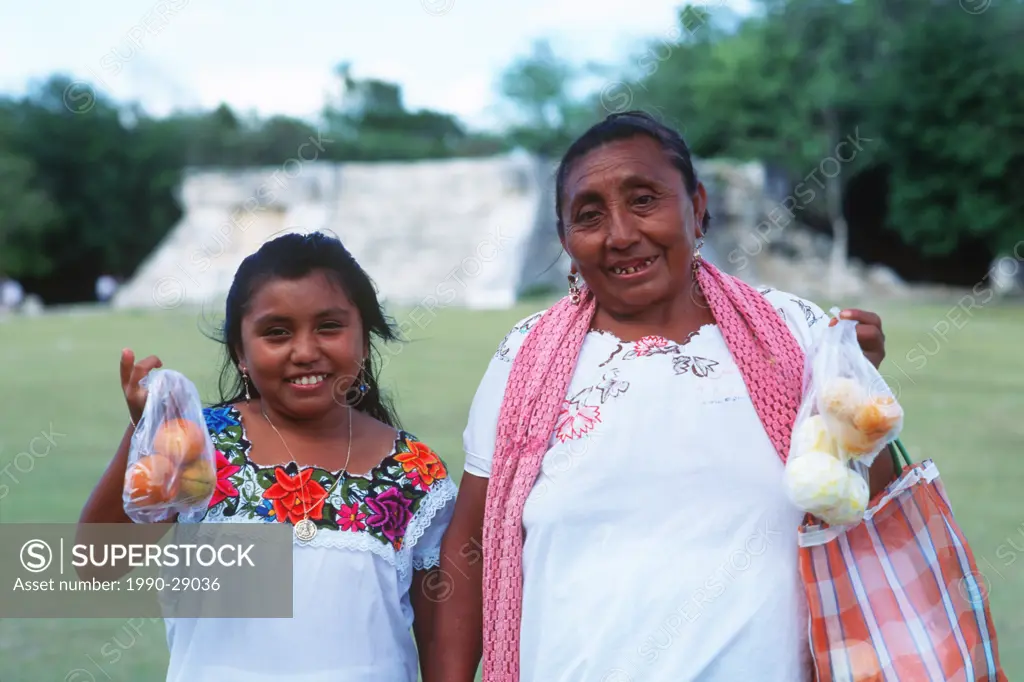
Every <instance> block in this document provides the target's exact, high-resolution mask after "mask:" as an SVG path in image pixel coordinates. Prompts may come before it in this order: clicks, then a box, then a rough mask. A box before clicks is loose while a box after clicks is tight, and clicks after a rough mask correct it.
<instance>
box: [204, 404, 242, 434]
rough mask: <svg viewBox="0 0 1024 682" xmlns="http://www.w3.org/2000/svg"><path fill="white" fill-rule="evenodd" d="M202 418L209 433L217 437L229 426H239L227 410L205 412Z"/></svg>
mask: <svg viewBox="0 0 1024 682" xmlns="http://www.w3.org/2000/svg"><path fill="white" fill-rule="evenodd" d="M203 416H204V417H205V419H206V425H207V426H208V427H209V429H210V431H213V433H215V434H218V435H219V434H221V433H224V431H225V430H226V429H227V428H228V427H230V426H238V425H239V423H238V419H236V418H235V416H234V415H233V414H231V412H230V411H229V410H207V411H206V412H205V413H204V415H203Z"/></svg>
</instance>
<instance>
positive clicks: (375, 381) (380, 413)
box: [215, 232, 401, 429]
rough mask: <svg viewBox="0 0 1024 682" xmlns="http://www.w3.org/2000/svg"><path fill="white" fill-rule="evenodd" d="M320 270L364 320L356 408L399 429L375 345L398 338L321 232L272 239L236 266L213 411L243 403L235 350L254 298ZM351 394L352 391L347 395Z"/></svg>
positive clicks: (370, 292)
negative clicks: (275, 282) (362, 389)
mask: <svg viewBox="0 0 1024 682" xmlns="http://www.w3.org/2000/svg"><path fill="white" fill-rule="evenodd" d="M316 270H322V271H324V272H325V273H327V275H328V276H329V277H331V278H332V279H333V280H334V282H335V283H337V284H338V285H339V286H340V287H341V288H342V289H343V290H344V291H345V293H346V294H347V295H348V297H349V299H350V300H351V301H352V303H353V305H355V307H356V308H357V309H358V310H359V316H360V317H361V318H362V322H363V330H364V333H365V334H366V343H367V344H368V346H369V349H370V352H369V357H368V358H367V360H366V364H365V365H364V369H363V375H362V379H363V380H364V381H365V382H366V384H367V387H368V390H367V391H366V393H365V395H362V396H360V397H359V398H358V399H357V400H352V401H350V402H351V405H352V407H353V408H355V409H357V410H359V411H360V412H364V413H365V414H368V415H369V416H371V417H373V418H374V419H377V420H379V421H381V422H384V423H385V424H387V425H389V426H391V427H394V428H396V429H398V428H401V425H400V422H399V420H398V415H397V414H396V413H395V409H394V407H393V405H392V403H391V401H390V400H389V399H388V398H386V397H385V396H384V395H383V393H382V391H381V389H380V377H379V370H378V369H377V368H378V367H379V364H380V351H379V349H378V347H377V344H376V343H375V341H377V342H384V343H387V342H390V341H398V340H399V337H398V333H397V331H396V330H395V326H394V324H393V322H392V321H391V320H390V319H389V318H388V317H387V316H386V315H385V313H384V309H383V308H382V307H381V305H380V302H379V301H378V300H377V290H376V288H375V287H374V284H373V281H372V280H371V279H370V277H369V276H368V275H367V274H366V272H365V271H364V270H363V268H362V267H360V265H359V263H357V262H356V260H355V258H353V257H352V254H350V253H349V252H348V250H347V249H346V248H345V246H344V245H343V244H342V243H341V241H340V240H339V239H337V238H336V237H332V236H328V235H326V234H323V233H322V232H313V233H310V234H286V235H283V236H281V237H278V238H276V239H273V240H271V241H269V242H267V243H266V244H264V245H263V246H262V247H260V249H259V251H257V252H256V253H254V254H252V255H250V256H248V257H247V258H246V259H245V260H243V261H242V264H241V265H240V266H239V267H238V271H237V272H236V273H235V279H234V281H233V282H232V283H231V289H230V290H229V291H228V297H227V304H226V305H225V314H224V323H223V326H222V328H221V329H220V331H219V334H218V335H217V337H216V340H217V341H219V342H220V343H221V344H222V345H223V346H224V354H225V358H224V365H223V367H222V368H221V372H220V382H219V388H220V402H219V403H217V405H215V407H223V406H226V405H230V404H232V403H237V402H239V401H242V400H245V386H244V384H243V382H242V373H241V372H240V371H239V369H238V352H237V349H238V348H240V347H241V346H242V317H243V316H244V315H245V313H246V311H247V309H248V306H249V302H250V301H251V300H252V297H253V295H254V294H255V293H256V291H257V290H258V289H259V288H260V287H261V286H262V285H263V284H265V283H267V282H268V281H270V280H272V279H278V278H283V279H292V280H293V279H300V278H302V277H305V276H307V275H309V274H310V273H312V272H313V271H316ZM357 381H358V380H357ZM353 391H354V389H353V390H350V391H349V392H348V393H349V395H352V394H353ZM249 394H250V396H251V397H253V398H256V397H259V392H258V391H257V389H256V387H255V386H254V385H253V384H252V382H249ZM336 398H338V396H337V395H336Z"/></svg>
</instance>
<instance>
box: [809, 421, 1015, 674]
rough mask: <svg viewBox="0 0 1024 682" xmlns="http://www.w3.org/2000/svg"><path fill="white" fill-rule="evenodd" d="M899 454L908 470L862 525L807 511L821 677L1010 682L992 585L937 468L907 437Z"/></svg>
mask: <svg viewBox="0 0 1024 682" xmlns="http://www.w3.org/2000/svg"><path fill="white" fill-rule="evenodd" d="M891 450H892V455H893V457H894V459H895V461H896V470H897V471H902V473H901V474H900V476H899V477H898V478H897V480H895V481H893V482H892V483H891V484H889V486H888V487H887V488H886V490H885V491H883V493H881V494H880V495H879V496H878V497H877V501H875V502H874V504H872V505H871V506H870V507H869V509H868V510H867V512H866V513H865V516H864V521H863V522H862V523H859V524H857V525H856V526H853V527H850V528H846V529H833V528H829V527H828V526H826V525H824V524H821V523H820V522H818V521H817V519H814V518H813V517H808V518H807V519H806V521H805V523H804V524H803V525H802V526H801V527H800V529H799V536H798V537H799V553H800V575H801V578H802V580H803V584H804V587H805V589H806V592H807V605H808V610H809V613H810V633H809V634H810V646H811V653H812V655H813V658H814V669H815V673H816V680H817V681H818V682H867V681H868V680H870V681H871V682H875V681H878V682H917V681H919V680H920V681H926V682H950V681H952V680H956V681H957V682H1005V680H1006V674H1005V673H1004V672H1003V669H1002V666H1001V665H1000V663H999V652H998V648H997V645H996V631H995V626H994V625H993V622H992V615H991V613H990V611H989V605H988V595H987V594H986V592H985V590H984V589H983V585H984V582H983V581H980V580H978V578H979V577H980V573H979V572H978V569H977V566H976V564H975V561H974V555H973V553H972V552H971V548H970V547H969V546H968V544H967V540H966V538H965V537H964V534H963V532H962V531H961V529H960V527H959V526H958V525H957V523H956V521H955V520H954V518H953V512H952V510H951V508H950V503H949V499H948V497H947V496H946V492H945V490H944V488H943V485H942V482H941V481H940V480H939V473H938V469H937V468H936V466H935V463H934V462H933V461H931V460H925V461H923V462H920V463H918V464H913V463H911V461H910V458H909V456H908V455H907V452H906V450H905V449H904V447H903V444H902V443H901V442H900V441H899V440H897V441H895V443H893V445H892V446H891ZM901 460H902V461H901ZM904 465H905V466H904Z"/></svg>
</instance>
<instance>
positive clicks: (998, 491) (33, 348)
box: [0, 303, 1024, 682]
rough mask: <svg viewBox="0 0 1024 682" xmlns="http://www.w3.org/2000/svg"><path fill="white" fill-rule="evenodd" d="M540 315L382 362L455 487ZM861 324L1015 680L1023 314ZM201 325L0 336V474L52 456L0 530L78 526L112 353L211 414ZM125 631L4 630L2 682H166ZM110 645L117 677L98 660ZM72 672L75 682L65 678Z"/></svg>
mask: <svg viewBox="0 0 1024 682" xmlns="http://www.w3.org/2000/svg"><path fill="white" fill-rule="evenodd" d="M538 306H539V304H536V303H534V304H532V305H523V306H520V307H518V308H516V309H514V310H509V311H503V312H472V313H471V312H466V311H461V310H454V309H452V310H446V311H442V312H441V313H440V314H439V315H438V317H437V318H436V319H434V320H432V321H430V322H429V323H427V324H426V328H425V329H422V330H421V329H419V328H417V327H415V326H414V327H413V329H414V330H415V334H414V337H413V338H412V339H411V340H410V341H409V342H408V343H407V344H405V345H404V346H402V347H401V348H400V349H394V350H392V352H391V355H392V359H391V361H390V363H389V366H388V367H387V370H386V373H385V384H386V385H387V386H389V387H400V390H395V391H393V395H394V397H395V399H396V404H397V407H398V409H399V411H400V414H401V417H402V419H403V422H404V425H405V427H406V428H407V429H409V430H410V431H412V432H413V433H415V434H417V435H418V436H419V437H420V438H422V439H424V440H425V441H427V442H428V443H430V444H432V445H433V446H434V447H435V448H436V449H437V450H438V451H439V452H440V453H442V455H443V456H444V457H445V458H446V459H447V461H448V463H449V465H450V467H451V469H452V471H453V472H454V473H455V474H456V475H458V474H459V473H460V472H461V468H462V454H461V438H462V430H463V427H464V425H465V418H466V413H467V410H468V407H469V402H470V400H471V399H472V396H473V391H474V390H475V388H476V383H477V381H478V380H479V378H480V376H481V375H482V373H483V371H484V368H485V367H486V364H487V361H488V360H489V358H490V356H491V354H492V353H493V352H494V349H495V348H496V347H497V345H498V343H499V342H500V341H501V338H502V336H503V335H504V334H505V332H506V331H507V330H508V328H509V326H510V325H511V324H512V323H513V322H515V321H516V320H517V319H519V318H521V317H525V316H526V315H527V314H529V313H530V312H533V311H534V310H536V309H537V308H538ZM824 307H826V308H827V306H824ZM862 307H869V306H867V305H865V304H862ZM873 309H875V310H878V311H879V312H880V313H882V314H883V318H884V321H885V323H884V326H885V330H886V334H887V339H888V340H887V347H888V359H887V360H886V364H885V365H883V371H884V373H885V374H886V376H887V378H888V379H889V380H890V384H891V385H892V386H893V387H894V388H895V389H897V390H898V391H899V394H900V399H901V401H902V402H903V404H904V406H905V408H906V410H907V412H908V418H907V423H906V427H905V430H904V434H903V439H904V442H905V443H906V444H907V445H908V447H909V449H910V452H911V455H912V456H913V457H914V458H915V459H921V458H924V457H931V458H933V459H934V460H935V461H936V462H937V463H938V466H939V468H940V470H941V472H942V474H943V479H944V480H945V483H946V486H947V488H948V491H949V494H950V496H951V498H952V500H953V505H954V510H955V512H956V513H957V518H958V520H959V522H960V523H961V524H962V526H963V528H964V529H965V531H966V533H967V536H968V538H969V539H970V541H971V543H972V546H973V549H974V551H975V554H976V556H977V559H978V563H979V569H980V570H981V571H982V572H983V573H984V574H985V577H986V579H987V584H988V585H989V587H990V590H991V598H992V610H993V612H994V614H995V618H996V623H997V627H998V630H999V636H1000V645H1001V649H1002V655H1003V661H1004V664H1005V666H1006V671H1007V674H1008V675H1009V677H1010V679H1015V678H1016V677H1017V676H1020V675H1022V674H1024V651H1022V650H1021V647H1020V646H1019V644H1020V643H1021V642H1024V615H1022V614H1024V560H1022V561H1021V563H1020V564H1018V563H1016V560H1017V558H1018V554H1020V553H1021V552H1022V551H1024V550H1018V549H1017V548H1024V505H1022V504H1021V503H1020V489H1021V485H1022V483H1024V463H1022V461H1021V460H1020V459H1017V458H1018V457H1021V456H1022V455H1024V452H1022V448H1021V446H1022V444H1024V356H1022V354H1021V353H1020V347H1021V344H1022V343H1024V309H1020V308H1009V307H1002V308H1000V307H996V306H995V305H992V306H990V307H987V308H985V309H983V310H974V311H972V313H973V315H972V316H971V317H967V316H965V315H961V316H960V317H959V318H957V317H956V316H952V315H950V316H947V314H948V313H949V310H950V307H949V306H948V305H931V306H913V307H911V306H909V305H907V304H898V305H897V304H892V305H891V306H889V305H875V306H873ZM399 319H402V317H401V314H399ZM943 319H946V320H947V321H948V320H954V321H955V322H954V323H950V324H948V327H949V331H948V332H947V333H946V338H945V339H942V338H940V337H939V336H938V335H937V334H936V332H935V331H934V329H935V328H936V325H938V327H939V329H942V328H943V327H944V326H945V325H942V324H941V323H940V321H941V320H943ZM965 320H966V323H965ZM207 325H208V319H207V316H200V315H198V314H196V313H195V312H192V313H185V312H177V313H160V314H109V313H107V314H95V315H78V316H70V315H68V316H52V317H43V318H36V319H17V320H9V321H8V322H7V323H3V324H0V342H2V352H3V362H2V364H0V395H2V396H3V409H2V411H0V471H2V470H3V467H4V466H6V465H7V464H9V463H13V460H14V457H15V455H17V453H19V452H21V451H23V450H25V449H26V448H27V446H28V444H29V442H30V441H31V440H32V439H33V438H34V437H36V436H38V435H40V434H41V433H45V432H48V431H51V430H52V434H53V440H54V442H55V443H56V445H55V446H54V447H53V448H52V449H51V451H50V452H49V454H48V455H47V456H45V457H40V458H36V459H34V460H32V461H31V467H30V470H28V471H24V470H25V469H29V465H28V463H27V462H28V460H26V459H24V458H22V460H21V461H20V464H21V469H22V471H18V470H17V469H16V468H15V467H13V466H12V467H10V468H9V469H8V470H7V471H8V472H9V474H11V475H14V476H16V477H17V479H18V482H17V483H14V482H13V481H11V480H9V478H7V477H4V479H3V480H0V483H4V484H7V485H8V486H9V491H8V493H7V495H6V497H5V498H4V499H2V501H0V522H4V523H12V522H13V523H19V522H21V523H23V522H73V521H75V520H76V519H77V518H78V514H79V512H80V510H81V508H82V504H83V503H84V501H85V499H86V497H87V496H88V494H89V492H90V490H91V488H92V486H93V485H94V484H95V482H96V480H97V478H98V477H99V475H100V472H101V471H102V470H103V469H104V467H105V466H106V464H107V462H108V460H109V459H110V457H111V455H112V454H113V451H114V448H115V447H116V445H117V443H118V441H119V439H120V437H121V434H122V433H123V430H124V427H125V424H126V420H127V413H126V410H125V407H124V401H123V398H122V396H121V389H120V386H119V378H118V368H117V365H118V358H119V354H120V351H121V348H123V347H126V346H128V347H131V348H132V349H134V350H135V352H136V355H137V356H139V357H142V356H145V355H148V354H151V353H152V354H157V355H159V356H160V357H161V358H162V360H163V362H164V366H165V367H169V368H173V369H177V370H179V371H181V372H183V373H185V374H186V375H188V376H189V377H191V378H192V379H193V381H195V382H196V384H197V385H198V386H199V388H200V390H201V391H202V392H203V393H204V396H205V397H207V398H213V397H214V396H215V393H214V389H215V386H216V384H215V381H216V376H217V371H218V370H219V362H220V348H219V347H218V346H217V345H216V344H215V343H213V342H212V341H209V340H207V339H206V338H205V337H204V336H203V334H202V333H201V330H202V329H204V328H207ZM0 490H2V489H0ZM652 551H653V550H652ZM1022 558H1024V557H1022ZM137 630H138V632H136V631H133V630H132V629H131V628H130V627H128V626H127V625H126V622H125V620H123V619H102V620H101V619H97V620H2V621H0V681H2V682H49V681H50V680H53V681H64V680H68V681H69V682H88V681H90V680H100V681H129V680H131V681H133V682H134V681H139V680H147V681H148V680H160V679H163V674H164V669H165V665H166V648H165V640H164V630H163V625H162V624H161V623H159V622H149V621H146V622H144V623H143V624H142V625H139V626H138V627H137ZM111 643H113V644H114V645H115V646H114V649H116V650H117V652H118V653H119V660H117V661H116V662H114V661H113V660H112V658H110V657H105V656H104V655H103V654H101V650H103V648H104V646H105V645H109V644H111ZM111 650H112V649H111V647H109V646H108V647H107V648H106V651H107V652H110V651H111ZM76 669H82V670H83V671H85V672H79V673H75V674H74V675H70V676H69V674H70V673H71V672H72V671H74V670H76Z"/></svg>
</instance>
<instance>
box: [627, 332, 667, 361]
mask: <svg viewBox="0 0 1024 682" xmlns="http://www.w3.org/2000/svg"><path fill="white" fill-rule="evenodd" d="M667 345H669V343H668V339H666V338H665V337H663V336H645V337H643V338H642V339H640V340H639V341H637V342H636V343H634V344H633V353H634V354H635V355H636V357H638V358H639V357H643V356H645V355H650V354H651V353H654V352H655V349H657V348H664V347H665V346H667Z"/></svg>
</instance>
